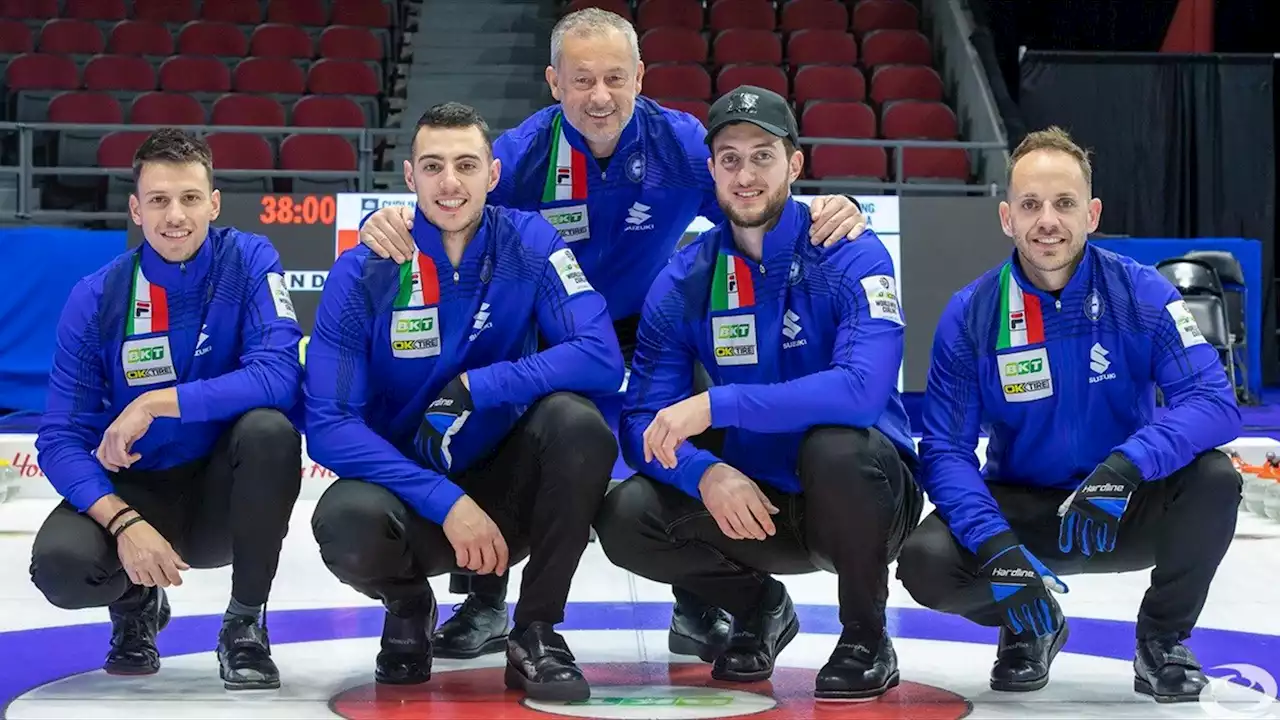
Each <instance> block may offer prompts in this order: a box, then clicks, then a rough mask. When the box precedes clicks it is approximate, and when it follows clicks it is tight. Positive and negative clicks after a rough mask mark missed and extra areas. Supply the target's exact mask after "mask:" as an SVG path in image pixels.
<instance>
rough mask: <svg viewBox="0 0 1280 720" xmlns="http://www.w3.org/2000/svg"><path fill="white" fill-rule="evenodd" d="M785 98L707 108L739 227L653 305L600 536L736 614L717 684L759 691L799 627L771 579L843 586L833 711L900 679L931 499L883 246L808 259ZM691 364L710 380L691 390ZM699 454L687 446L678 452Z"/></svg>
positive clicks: (678, 262) (723, 230)
mask: <svg viewBox="0 0 1280 720" xmlns="http://www.w3.org/2000/svg"><path fill="white" fill-rule="evenodd" d="M797 134H798V133H797V130H796V122H795V116H794V115H793V114H792V112H791V109H790V107H789V105H788V104H787V101H786V100H785V99H784V98H782V97H780V96H778V95H777V94H775V93H772V92H770V91H768V90H764V89H762V88H758V87H751V86H743V87H739V88H737V89H735V90H734V91H733V92H731V93H728V94H726V95H724V96H723V97H721V98H720V99H719V100H717V101H716V103H715V105H713V106H712V108H711V117H710V123H709V128H708V132H707V142H708V144H709V145H710V148H711V159H710V160H709V161H708V165H709V170H710V172H711V175H712V177H713V178H714V179H715V183H716V192H717V196H718V198H719V202H720V205H721V207H722V208H723V210H724V214H725V215H726V216H727V218H728V220H727V221H725V222H723V223H721V224H719V225H717V226H716V227H715V228H713V229H711V230H708V231H707V232H705V233H703V234H702V235H701V236H699V238H698V239H697V240H695V241H694V242H693V243H691V244H690V245H689V246H688V247H686V248H684V249H682V250H681V251H680V252H679V253H677V254H676V256H675V258H674V259H672V261H671V264H670V265H668V266H667V268H666V269H665V270H663V271H662V273H661V274H660V275H659V276H658V279H657V280H656V281H655V282H654V284H653V287H652V288H651V289H650V291H649V295H648V297H647V298H646V300H645V308H644V312H643V313H642V315H641V320H640V331H639V334H638V336H637V338H638V342H637V347H636V357H635V364H634V366H633V369H632V375H631V382H630V384H629V386H628V388H627V398H626V403H625V405H624V407H623V413H622V427H621V431H620V436H621V440H622V451H623V453H624V455H625V456H626V458H627V460H628V462H630V463H631V464H632V465H634V466H636V467H638V468H640V469H641V470H640V472H641V474H640V475H637V476H635V477H632V478H631V479H629V480H627V481H625V482H623V483H622V484H620V485H618V486H617V487H616V488H615V489H613V490H612V491H611V492H610V493H609V495H608V496H606V498H605V502H604V506H603V507H602V508H601V511H600V515H599V518H598V520H597V524H596V530H597V532H598V533H599V536H600V543H601V545H602V547H603V548H604V551H605V554H606V555H608V557H609V559H610V560H612V561H613V562H614V563H616V564H617V565H619V566H620V567H623V568H626V569H628V570H630V571H632V572H635V573H637V574H638V575H641V576H643V577H645V578H648V579H650V580H654V581H656V582H661V583H668V584H671V585H674V586H677V587H681V588H685V589H687V590H689V591H690V592H692V593H694V594H695V595H696V596H697V597H698V598H699V599H700V600H701V601H702V602H705V603H708V604H710V605H712V606H715V607H722V608H725V609H727V610H728V611H729V612H730V613H731V614H732V616H733V632H732V635H731V638H730V641H729V645H728V648H727V649H725V650H724V651H722V652H720V653H718V654H716V655H712V656H710V657H707V658H705V659H706V660H708V661H711V662H712V663H713V666H712V670H711V674H712V677H714V678H716V679H718V680H728V681H739V682H751V681H756V680H763V679H766V678H768V677H769V676H770V675H771V674H772V672H773V666H774V659H775V658H776V657H777V656H778V653H780V652H782V649H783V648H785V647H786V646H787V644H788V643H789V642H790V641H791V640H792V638H794V637H795V635H796V633H797V632H798V631H799V621H798V619H797V617H796V612H795V608H794V607H793V606H792V602H791V598H790V597H789V596H788V594H787V591H786V588H785V586H783V584H782V583H780V582H779V581H778V580H776V579H774V578H773V577H772V575H773V574H797V573H808V572H813V571H815V570H817V569H825V570H828V571H831V572H835V573H836V574H837V575H838V576H839V584H840V589H839V601H840V622H841V624H842V625H843V631H842V633H841V636H840V641H839V644H838V646H837V647H836V649H835V651H834V652H833V653H832V655H831V658H830V660H829V661H828V662H827V664H826V665H825V666H824V667H823V668H822V669H821V670H820V671H819V672H818V677H817V680H816V683H815V695H816V696H817V697H818V698H819V699H823V700H856V699H865V698H871V697H876V696H879V695H881V694H882V693H884V692H885V691H886V690H888V689H889V688H892V687H894V686H895V685H897V684H898V666H897V657H896V655H895V654H894V650H893V645H892V643H891V642H890V640H889V636H888V634H887V632H886V628H885V604H886V602H887V600H888V592H889V590H888V576H889V571H888V565H889V563H890V562H891V561H892V560H893V559H894V557H895V556H896V554H897V550H898V548H899V547H901V545H902V542H903V540H904V538H905V537H906V535H907V533H908V532H910V530H911V528H913V527H914V526H915V524H916V522H917V521H918V520H919V517H920V512H921V507H922V504H923V499H922V496H921V492H920V490H919V489H918V488H917V487H916V484H915V481H914V480H913V479H912V473H913V469H914V467H915V465H916V456H915V448H914V444H913V442H912V439H911V429H910V424H909V422H908V421H907V416H906V413H905V411H904V410H903V407H902V402H901V399H900V398H899V396H898V390H897V381H898V369H899V367H900V365H901V363H902V353H903V332H904V327H905V322H904V320H903V317H902V311H901V308H900V306H899V300H898V295H897V281H896V279H895V277H896V274H895V272H894V267H893V260H892V258H891V257H890V255H889V252H888V250H886V248H885V247H884V245H883V244H882V243H881V242H880V240H879V238H877V237H876V236H875V234H874V233H872V232H870V231H867V232H864V233H863V234H862V235H861V236H860V237H859V238H858V239H857V240H856V241H855V242H849V243H842V244H840V245H837V246H835V247H833V248H828V249H822V248H817V247H814V246H813V245H812V244H811V243H810V242H809V240H808V238H809V232H808V230H809V224H810V218H809V212H808V208H806V207H805V206H804V205H803V204H801V203H799V202H797V201H796V200H795V199H793V198H792V197H791V192H790V189H791V183H793V182H794V181H795V180H796V178H798V177H799V176H800V173H801V170H802V168H803V163H804V156H803V154H801V153H800V152H799V151H798V150H797V149H796V147H797V144H798V142H797ZM695 361H698V362H701V363H702V365H704V366H705V367H706V368H707V370H708V372H709V374H710V376H711V379H712V387H711V389H710V390H709V391H706V392H697V391H696V390H695V388H694V383H693V376H692V370H693V367H694V363H695ZM686 441H688V442H686Z"/></svg>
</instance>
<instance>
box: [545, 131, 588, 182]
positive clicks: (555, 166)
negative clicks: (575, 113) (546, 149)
mask: <svg viewBox="0 0 1280 720" xmlns="http://www.w3.org/2000/svg"><path fill="white" fill-rule="evenodd" d="M562 122H564V115H562V114H557V115H556V119H555V120H554V121H552V123H551V159H550V161H549V162H548V163H547V181H546V184H545V185H543V187H542V202H544V203H546V202H556V201H557V200H586V199H587V156H586V155H583V154H582V152H581V151H579V150H575V149H574V147H573V146H572V145H570V144H569V139H568V138H566V137H565V136H564V128H563V127H561V123H562Z"/></svg>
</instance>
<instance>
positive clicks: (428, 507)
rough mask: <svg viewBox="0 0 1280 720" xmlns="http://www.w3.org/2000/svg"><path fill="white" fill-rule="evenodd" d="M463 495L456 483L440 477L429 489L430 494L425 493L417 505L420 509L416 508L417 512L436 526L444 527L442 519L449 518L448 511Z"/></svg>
mask: <svg viewBox="0 0 1280 720" xmlns="http://www.w3.org/2000/svg"><path fill="white" fill-rule="evenodd" d="M465 494H466V493H465V492H463V491H462V488H460V487H458V485H457V483H455V482H453V481H452V480H450V479H449V478H447V477H441V478H440V479H439V480H437V481H436V486H435V487H434V488H432V489H431V492H429V493H427V496H426V497H425V498H423V499H422V502H421V503H419V504H420V505H421V507H419V508H418V512H420V513H421V514H422V516H423V517H425V518H426V519H428V520H430V521H431V522H433V523H435V524H436V525H444V519H445V518H446V517H448V516H449V511H450V510H452V509H453V506H454V505H456V504H457V502H458V500H460V499H461V498H462V496H463V495H465Z"/></svg>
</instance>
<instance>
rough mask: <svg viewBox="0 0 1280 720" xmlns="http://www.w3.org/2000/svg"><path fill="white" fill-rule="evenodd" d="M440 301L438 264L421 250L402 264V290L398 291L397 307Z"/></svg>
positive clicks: (411, 306)
mask: <svg viewBox="0 0 1280 720" xmlns="http://www.w3.org/2000/svg"><path fill="white" fill-rule="evenodd" d="M439 303H440V278H438V277H437V276H436V264H435V261H433V260H432V259H431V258H429V257H427V256H426V255H424V254H422V253H421V252H419V253H418V254H417V255H415V256H414V258H413V260H410V261H409V262H406V263H402V264H401V265H400V291H399V292H397V293H396V305H395V306H396V309H397V310H403V309H404V308H416V307H423V306H424V305H437V304H439Z"/></svg>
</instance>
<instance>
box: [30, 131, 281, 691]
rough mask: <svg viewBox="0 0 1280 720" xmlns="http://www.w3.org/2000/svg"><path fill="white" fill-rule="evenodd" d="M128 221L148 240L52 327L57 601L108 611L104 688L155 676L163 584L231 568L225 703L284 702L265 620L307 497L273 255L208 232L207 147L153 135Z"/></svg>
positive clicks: (49, 441) (224, 633) (44, 569)
mask: <svg viewBox="0 0 1280 720" xmlns="http://www.w3.org/2000/svg"><path fill="white" fill-rule="evenodd" d="M133 174H134V179H135V181H136V190H135V193H134V194H132V195H130V197H129V214H130V216H131V218H132V219H133V221H134V222H135V223H136V224H138V225H139V226H140V227H141V228H142V234H143V237H144V239H145V241H144V242H143V243H142V245H140V246H139V247H138V248H136V249H134V250H130V251H128V252H126V253H124V254H123V255H121V256H119V257H118V258H116V259H115V260H113V261H112V262H111V263H110V264H108V265H107V266H106V267H104V268H102V269H101V270H99V271H97V272H96V273H94V274H92V275H90V276H88V277H86V278H84V279H83V280H81V281H80V282H79V283H78V284H77V285H76V286H75V288H73V289H72V291H71V294H70V296H69V297H68V299H67V304H66V307H65V309H64V310H63V313H62V318H61V320H60V321H59V323H58V330H57V350H56V351H55V353H54V357H53V370H52V372H51V374H50V379H49V400H48V406H47V410H46V412H45V415H44V418H43V422H42V423H41V426H40V430H39V437H38V439H37V440H36V447H37V449H38V450H39V453H40V465H41V466H42V467H43V468H44V471H45V474H46V475H48V477H49V482H50V483H52V485H53V486H54V488H55V489H56V490H57V491H58V493H59V494H60V495H62V497H63V498H64V501H63V502H62V503H61V504H60V505H59V506H58V507H57V508H56V509H55V510H54V511H53V513H52V514H50V515H49V518H48V519H47V520H46V521H45V523H44V525H43V526H42V527H41V528H40V531H39V533H38V534H37V535H36V538H35V543H34V548H33V550H32V554H33V557H32V561H31V578H32V581H33V582H34V583H35V585H36V587H38V588H39V589H40V591H41V592H42V593H44V595H45V597H46V598H48V599H49V602H51V603H53V604H54V605H56V606H58V607H61V608H68V609H75V608H87V607H102V606H104V605H105V606H107V608H108V610H109V612H110V616H111V626H112V634H111V650H110V652H109V653H108V654H107V659H106V663H105V666H104V669H105V670H106V671H107V673H109V674H117V675H146V674H151V673H154V672H156V671H158V670H159V668H160V656H159V654H158V653H157V652H156V634H157V633H158V632H159V631H160V630H162V629H163V628H164V627H165V625H166V624H167V623H168V621H169V614H170V612H169V601H168V599H167V598H166V596H165V591H164V588H167V587H170V586H175V585H181V584H182V571H184V570H187V569H188V568H193V567H194V568H214V567H223V566H225V565H227V564H230V565H231V567H232V581H231V602H230V605H229V606H228V608H227V612H226V614H225V615H224V616H223V621H222V629H221V631H220V632H219V634H218V648H217V655H218V660H219V664H220V673H221V677H222V679H223V681H224V683H225V685H226V687H227V688H228V689H231V690H235V689H241V688H275V687H279V686H280V676H279V673H278V671H277V669H276V666H275V665H274V664H273V662H272V660H271V650H270V644H269V640H268V637H267V629H266V625H265V621H264V620H262V619H261V618H262V613H263V608H264V606H265V604H266V602H267V595H268V592H269V590H270V588H271V583H272V580H273V579H274V577H275V574H276V568H277V565H278V563H279V557H280V546H281V543H282V542H283V540H284V536H285V533H286V530H287V525H288V521H289V515H290V513H291V512H292V510H293V505H294V501H295V500H296V499H297V497H298V491H299V489H300V486H301V479H302V478H301V465H302V441H301V437H300V436H299V434H298V431H297V430H296V429H295V427H294V424H293V423H292V422H290V419H289V417H291V416H292V412H293V411H294V410H295V409H300V404H299V402H298V400H299V398H300V391H299V387H300V380H301V374H302V366H301V364H300V363H299V359H298V343H299V341H300V340H301V339H302V331H301V329H300V328H299V327H298V322H297V318H296V317H295V315H294V310H293V303H292V302H291V301H290V299H289V292H288V290H287V289H286V288H285V283H284V273H283V270H282V268H281V266H280V257H279V255H278V254H277V253H276V251H275V249H274V248H273V247H272V246H271V243H269V242H268V241H267V239H266V238H264V237H261V236H259V235H249V234H247V233H243V232H240V231H239V230H236V229H234V228H211V227H210V226H209V223H210V222H212V221H213V220H215V219H217V217H218V210H219V207H220V204H221V197H220V195H219V193H218V191H217V190H214V189H213V164H212V154H211V153H210V151H209V146H208V145H207V144H205V142H204V141H203V140H199V139H196V138H193V137H191V136H188V135H186V134H185V133H183V132H181V131H178V130H167V129H166V130H159V131H156V132H155V133H153V134H152V135H151V136H150V137H149V138H148V139H147V140H146V141H145V142H143V143H142V145H141V147H139V148H138V151H137V154H136V155H135V156H134V160H133Z"/></svg>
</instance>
